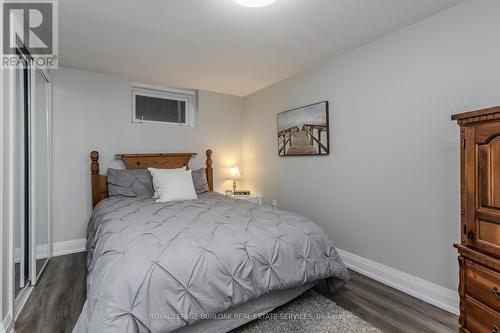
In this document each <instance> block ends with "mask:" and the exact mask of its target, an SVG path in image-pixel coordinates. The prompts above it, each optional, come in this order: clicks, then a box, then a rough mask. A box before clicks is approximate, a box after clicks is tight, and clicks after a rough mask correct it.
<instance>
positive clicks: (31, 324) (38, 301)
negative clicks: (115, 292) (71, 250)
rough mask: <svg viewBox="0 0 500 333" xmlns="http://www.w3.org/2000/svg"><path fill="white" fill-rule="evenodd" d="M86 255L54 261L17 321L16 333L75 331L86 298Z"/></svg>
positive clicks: (68, 256)
mask: <svg viewBox="0 0 500 333" xmlns="http://www.w3.org/2000/svg"><path fill="white" fill-rule="evenodd" d="M85 258H86V256H85V254H84V253H77V254H71V255H67V256H62V257H55V258H52V259H51V260H50V261H49V263H48V264H47V267H46V268H45V271H44V272H43V274H42V276H41V277H40V280H39V281H38V284H37V285H36V286H35V288H34V289H33V291H32V292H31V295H30V296H29V298H28V300H27V302H26V305H25V306H24V308H23V310H22V311H21V313H20V314H19V317H18V318H17V320H16V333H34V332H40V333H59V332H71V330H72V329H73V326H74V325H75V323H76V320H77V319H78V316H79V315H80V311H81V309H82V307H83V303H84V302H85V297H86V286H85V283H86V282H85Z"/></svg>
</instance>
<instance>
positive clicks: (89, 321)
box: [74, 193, 349, 333]
mask: <svg viewBox="0 0 500 333" xmlns="http://www.w3.org/2000/svg"><path fill="white" fill-rule="evenodd" d="M87 250H88V262H87V269H88V275H87V300H86V302H85V305H84V308H83V310H82V313H81V314H80V317H79V319H78V322H77V325H76V326H75V328H74V332H164V333H166V332H173V331H176V330H179V329H182V328H185V327H188V326H192V327H195V326H194V325H195V324H196V323H198V322H204V323H207V319H208V320H210V318H212V317H211V315H212V316H213V315H215V314H220V313H224V312H226V311H230V310H231V309H233V310H234V309H237V308H238V307H240V306H243V305H245V304H251V303H249V302H252V301H254V302H255V304H256V308H253V309H251V310H252V311H254V312H255V311H258V307H259V306H261V307H262V309H263V311H266V309H267V310H268V311H270V310H272V308H273V307H272V304H271V303H272V302H270V303H268V302H264V303H265V304H261V305H259V303H258V302H257V301H255V300H257V299H259V298H261V299H264V296H266V295H273V294H274V293H276V292H280V291H282V292H284V291H287V290H288V291H290V290H294V289H295V290H297V289H296V288H299V289H300V288H301V287H303V288H305V287H310V285H311V284H312V283H314V282H317V281H320V280H326V281H327V283H328V285H329V287H330V289H331V290H332V291H335V290H336V289H337V288H339V287H341V286H342V285H343V284H344V283H346V281H347V280H348V279H349V273H348V271H347V269H346V268H345V266H344V264H343V262H342V260H341V259H340V257H339V256H338V254H337V251H336V250H335V247H334V245H333V243H332V241H331V239H330V238H329V237H328V236H327V235H326V233H325V232H324V231H323V230H322V229H321V228H320V227H319V226H318V225H317V224H315V223H313V222H312V221H310V220H308V219H307V218H305V217H303V216H301V215H299V214H296V213H293V212H289V211H284V210H277V209H274V208H272V207H269V206H259V205H255V204H253V203H251V202H248V201H244V200H237V199H233V198H230V197H227V196H223V195H220V194H217V193H206V194H202V195H199V196H198V199H197V200H191V201H179V202H170V203H156V202H155V201H154V199H152V198H146V197H138V198H125V197H112V198H108V199H106V200H103V201H102V202H100V203H99V205H97V206H96V208H95V209H94V211H93V213H92V217H91V219H90V222H89V226H88V234H87ZM270 297H271V298H272V296H270ZM285 299H286V298H285ZM277 303H280V302H275V306H277V305H276V304H277ZM269 305H270V306H269ZM279 305H280V304H279ZM269 309H270V310H269ZM219 324H221V323H219ZM226 324H227V325H226V326H221V328H220V329H222V331H224V329H226V328H227V329H228V330H229V329H230V328H229V327H231V326H232V325H231V324H230V323H226ZM198 325H201V324H198ZM231 328H233V327H231ZM202 332H203V331H202Z"/></svg>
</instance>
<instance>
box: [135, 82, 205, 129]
mask: <svg viewBox="0 0 500 333" xmlns="http://www.w3.org/2000/svg"><path fill="white" fill-rule="evenodd" d="M197 97H198V94H197V92H196V90H187V89H173V88H157V87H147V86H133V87H132V122H133V123H162V124H171V125H177V126H187V127H194V118H195V113H196V105H197Z"/></svg>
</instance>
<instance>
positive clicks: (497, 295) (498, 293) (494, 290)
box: [491, 287, 500, 333]
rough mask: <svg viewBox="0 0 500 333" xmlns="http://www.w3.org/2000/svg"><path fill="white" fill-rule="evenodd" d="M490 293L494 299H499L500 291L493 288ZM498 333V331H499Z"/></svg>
mask: <svg viewBox="0 0 500 333" xmlns="http://www.w3.org/2000/svg"><path fill="white" fill-rule="evenodd" d="M491 292H492V293H493V295H495V297H496V298H498V299H500V290H498V289H497V287H493V288H492V289H491ZM499 333H500V331H499Z"/></svg>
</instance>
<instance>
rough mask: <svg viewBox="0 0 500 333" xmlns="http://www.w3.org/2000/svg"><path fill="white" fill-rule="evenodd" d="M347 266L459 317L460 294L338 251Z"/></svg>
mask: <svg viewBox="0 0 500 333" xmlns="http://www.w3.org/2000/svg"><path fill="white" fill-rule="evenodd" d="M337 252H338V253H339V255H340V257H341V258H342V260H343V261H344V263H345V265H346V266H347V267H348V268H350V269H352V270H353V271H356V272H358V273H360V274H363V275H365V276H368V277H370V278H372V279H374V280H376V281H379V282H381V283H383V284H385V285H388V286H390V287H392V288H395V289H397V290H400V291H402V292H404V293H406V294H409V295H411V296H413V297H416V298H418V299H421V300H423V301H425V302H427V303H430V304H432V305H434V306H437V307H438V308H441V309H443V310H446V311H448V312H451V313H453V314H456V315H458V314H459V313H460V312H459V306H458V304H459V297H458V292H456V291H453V290H450V289H448V288H444V287H442V286H440V285H437V284H435V283H432V282H429V281H427V280H424V279H421V278H419V277H416V276H414V275H410V274H408V273H405V272H402V271H398V270H397V269H394V268H391V267H389V266H385V265H382V264H379V263H377V262H375V261H372V260H369V259H366V258H363V257H360V256H358V255H355V254H353V253H350V252H347V251H344V250H340V249H337Z"/></svg>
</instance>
